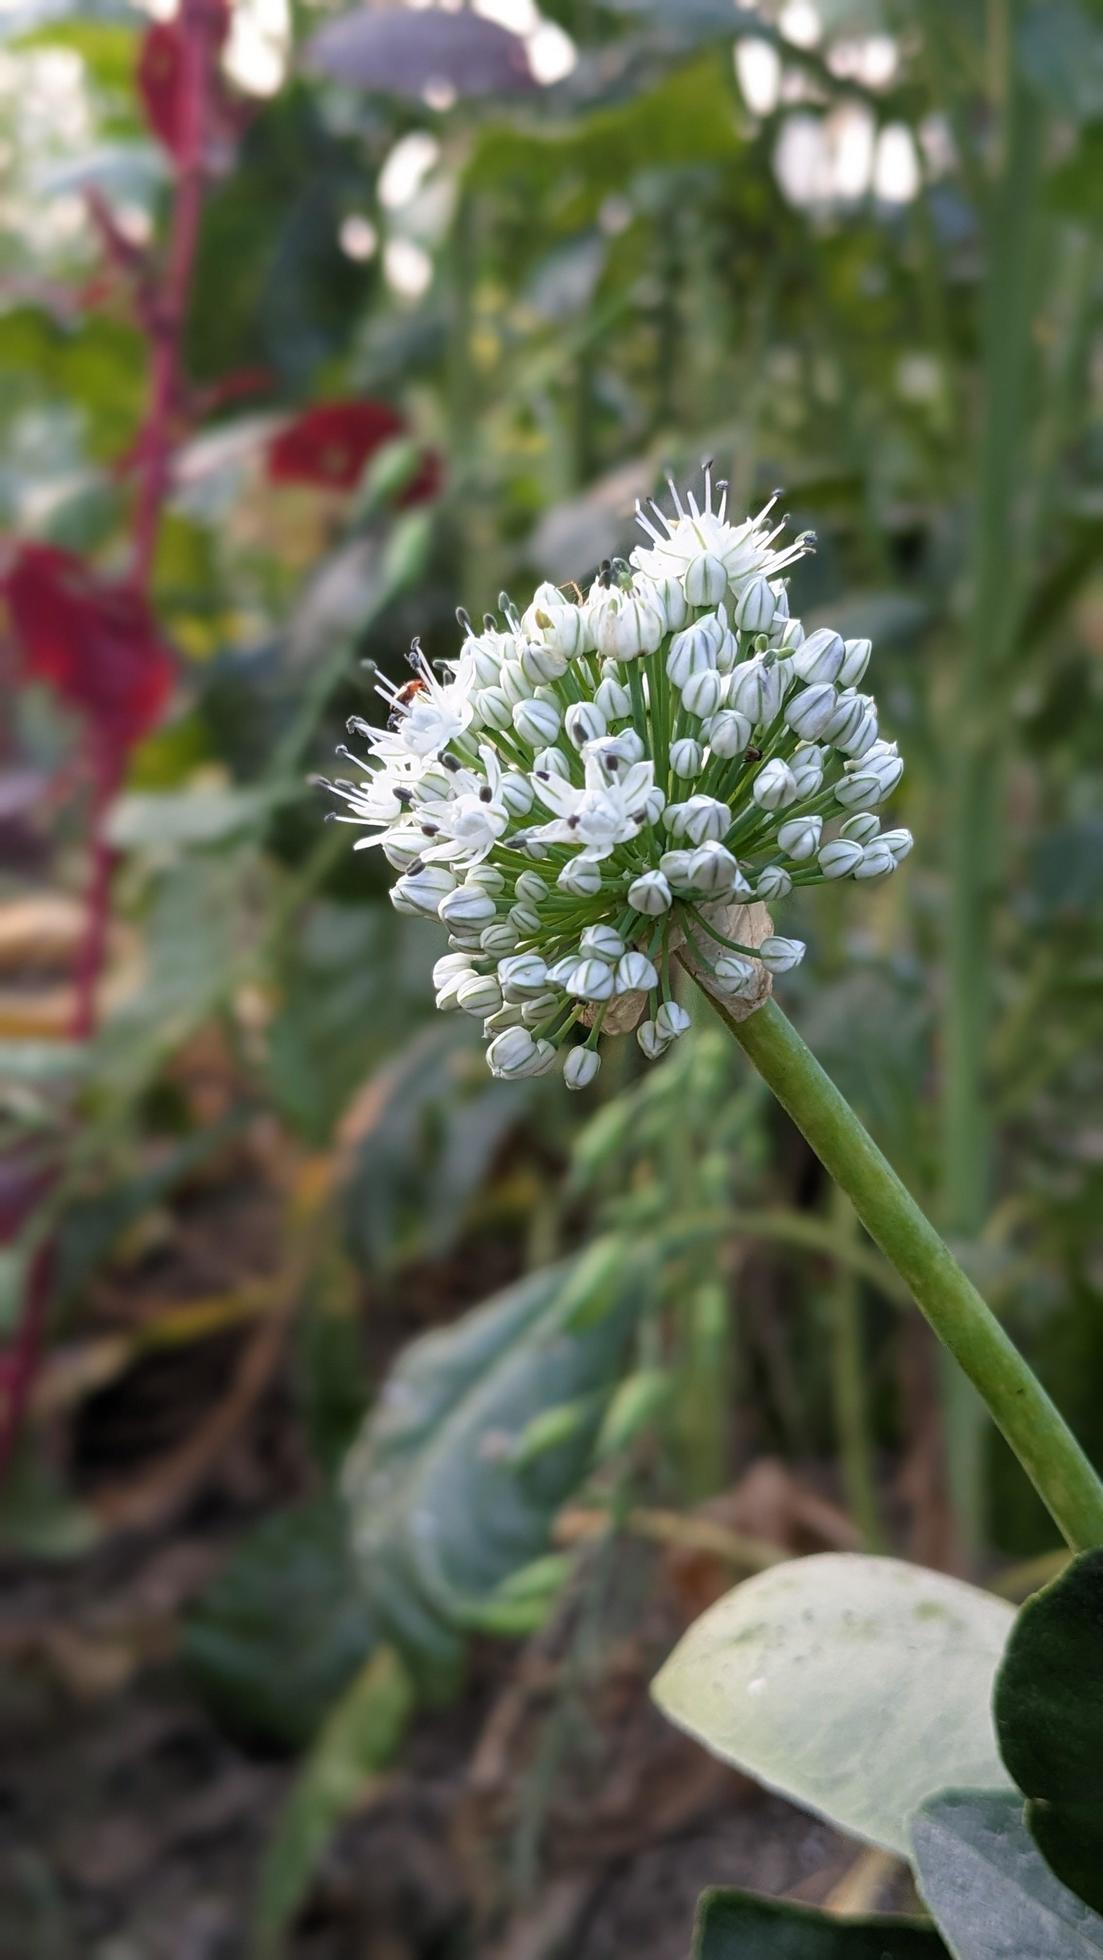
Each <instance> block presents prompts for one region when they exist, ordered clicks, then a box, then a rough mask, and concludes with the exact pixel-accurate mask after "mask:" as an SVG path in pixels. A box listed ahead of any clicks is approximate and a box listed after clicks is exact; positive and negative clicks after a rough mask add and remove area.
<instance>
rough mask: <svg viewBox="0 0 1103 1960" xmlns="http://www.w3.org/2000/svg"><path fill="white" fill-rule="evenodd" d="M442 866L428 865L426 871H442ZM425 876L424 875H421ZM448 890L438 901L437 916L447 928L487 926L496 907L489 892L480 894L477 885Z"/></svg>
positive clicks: (454, 883)
mask: <svg viewBox="0 0 1103 1960" xmlns="http://www.w3.org/2000/svg"><path fill="white" fill-rule="evenodd" d="M443 868H444V867H443V865H432V864H431V865H429V866H427V870H428V871H439V870H443ZM422 875H423V876H424V875H425V874H424V873H423V874H422ZM452 886H453V889H451V890H448V891H447V892H446V893H445V894H444V896H443V897H442V898H441V899H440V900H439V901H438V905H437V912H438V916H439V917H440V918H442V919H443V920H444V923H445V925H448V926H487V925H489V924H490V921H491V919H493V918H494V916H495V914H496V912H497V907H496V905H495V903H494V900H493V899H492V898H491V896H490V893H489V892H481V891H480V890H479V888H478V886H477V885H458V886H457V885H456V881H455V879H453V880H452Z"/></svg>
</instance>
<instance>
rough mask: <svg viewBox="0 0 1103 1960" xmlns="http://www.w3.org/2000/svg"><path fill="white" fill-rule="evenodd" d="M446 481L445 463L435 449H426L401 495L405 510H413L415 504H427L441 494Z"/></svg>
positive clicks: (400, 498)
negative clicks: (441, 488) (442, 485)
mask: <svg viewBox="0 0 1103 1960" xmlns="http://www.w3.org/2000/svg"><path fill="white" fill-rule="evenodd" d="M443 482H444V464H443V462H442V461H441V458H440V456H439V455H438V453H437V451H436V450H435V449H426V450H425V451H424V452H423V453H422V456H421V459H420V461H419V463H418V466H417V468H416V470H415V471H414V473H413V475H412V477H411V478H410V481H409V483H408V484H407V485H406V487H405V489H404V490H403V492H402V495H401V496H400V497H399V499H398V502H399V505H400V507H401V509H403V510H411V509H412V508H413V506H414V505H415V504H427V503H430V502H431V501H432V499H433V498H434V497H435V496H437V495H439V492H440V487H441V484H442V483H443Z"/></svg>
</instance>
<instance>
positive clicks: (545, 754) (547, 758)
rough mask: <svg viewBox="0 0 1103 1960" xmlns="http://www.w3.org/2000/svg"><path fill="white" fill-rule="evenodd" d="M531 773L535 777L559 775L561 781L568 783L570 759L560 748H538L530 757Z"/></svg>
mask: <svg viewBox="0 0 1103 1960" xmlns="http://www.w3.org/2000/svg"><path fill="white" fill-rule="evenodd" d="M532 773H533V775H534V776H536V777H540V776H559V777H560V778H561V779H562V781H563V782H565V783H569V782H570V780H571V765H570V760H569V758H568V757H567V756H566V755H565V754H564V753H563V750H562V749H539V750H538V751H537V753H536V754H535V755H534V756H533V758H532Z"/></svg>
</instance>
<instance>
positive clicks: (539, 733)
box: [513, 701, 561, 749]
mask: <svg viewBox="0 0 1103 1960" xmlns="http://www.w3.org/2000/svg"><path fill="white" fill-rule="evenodd" d="M560 720H561V717H560V713H559V709H558V708H556V707H554V706H553V705H552V703H551V702H550V701H519V702H518V703H517V706H516V707H515V708H514V710H513V726H514V728H515V729H516V730H517V733H518V735H519V736H520V737H521V740H522V741H523V742H531V744H532V746H533V748H534V749H538V748H543V746H544V744H545V743H546V742H554V740H555V738H556V736H557V735H558V733H559V728H560Z"/></svg>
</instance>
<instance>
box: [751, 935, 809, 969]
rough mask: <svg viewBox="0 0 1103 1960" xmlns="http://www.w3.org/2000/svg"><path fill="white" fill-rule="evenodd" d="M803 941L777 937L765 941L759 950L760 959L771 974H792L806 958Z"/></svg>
mask: <svg viewBox="0 0 1103 1960" xmlns="http://www.w3.org/2000/svg"><path fill="white" fill-rule="evenodd" d="M804 950H805V949H804V941H803V940H802V939H781V938H778V937H777V936H776V935H774V936H772V937H771V938H769V939H764V940H763V941H762V944H761V946H760V947H759V949H758V957H759V959H760V960H761V961H762V964H763V966H764V967H765V968H766V969H767V971H768V972H770V973H791V972H792V970H793V968H794V967H795V966H799V965H800V963H801V961H802V959H803V958H804Z"/></svg>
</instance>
